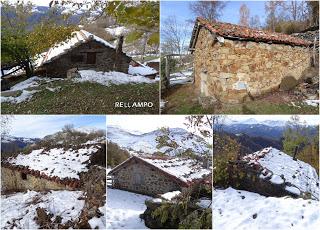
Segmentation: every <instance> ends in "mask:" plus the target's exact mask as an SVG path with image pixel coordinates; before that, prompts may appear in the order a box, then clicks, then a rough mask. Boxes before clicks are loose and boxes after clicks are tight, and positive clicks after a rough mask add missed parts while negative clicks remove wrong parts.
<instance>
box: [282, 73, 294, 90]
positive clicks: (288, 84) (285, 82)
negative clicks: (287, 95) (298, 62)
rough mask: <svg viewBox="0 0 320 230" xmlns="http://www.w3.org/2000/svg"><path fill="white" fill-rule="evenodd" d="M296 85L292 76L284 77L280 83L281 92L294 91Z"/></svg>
mask: <svg viewBox="0 0 320 230" xmlns="http://www.w3.org/2000/svg"><path fill="white" fill-rule="evenodd" d="M297 85H298V81H297V80H296V79H295V78H294V77H293V76H286V77H284V78H283V79H282V81H281V83H280V90H281V91H289V90H292V89H294V88H295V87H296V86H297Z"/></svg>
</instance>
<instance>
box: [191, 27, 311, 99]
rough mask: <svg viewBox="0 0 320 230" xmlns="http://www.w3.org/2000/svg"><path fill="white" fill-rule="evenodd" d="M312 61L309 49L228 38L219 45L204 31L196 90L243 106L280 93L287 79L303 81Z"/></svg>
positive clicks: (198, 52)
mask: <svg viewBox="0 0 320 230" xmlns="http://www.w3.org/2000/svg"><path fill="white" fill-rule="evenodd" d="M310 58H311V52H310V50H309V48H307V47H302V46H291V45H284V44H269V43H264V42H254V41H240V40H230V39H226V38H224V39H223V40H222V39H220V42H218V41H217V39H214V37H213V35H212V34H211V33H210V32H209V31H208V30H207V29H204V28H201V29H200V31H199V35H198V39H197V43H196V46H195V51H194V67H195V87H196V88H197V89H199V92H201V96H205V97H214V98H215V99H217V100H219V101H220V102H222V103H242V102H244V101H245V100H246V99H247V98H248V97H249V96H250V97H256V96H260V95H263V94H265V93H269V92H272V91H274V90H277V89H279V85H280V83H281V81H282V80H283V79H284V78H285V77H294V78H295V79H296V80H299V79H301V78H302V77H303V72H304V71H305V70H306V69H307V68H308V67H310V65H311V59H310Z"/></svg>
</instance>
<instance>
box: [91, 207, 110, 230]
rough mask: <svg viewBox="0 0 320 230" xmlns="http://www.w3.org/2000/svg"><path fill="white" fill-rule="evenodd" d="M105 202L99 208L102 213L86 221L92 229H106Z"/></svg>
mask: <svg viewBox="0 0 320 230" xmlns="http://www.w3.org/2000/svg"><path fill="white" fill-rule="evenodd" d="M106 208H107V206H106V204H105V205H104V206H102V207H100V208H99V211H100V212H101V213H102V214H103V215H102V216H100V217H93V218H92V219H90V220H89V221H88V222H89V224H90V227H91V228H92V229H97V228H98V229H106Z"/></svg>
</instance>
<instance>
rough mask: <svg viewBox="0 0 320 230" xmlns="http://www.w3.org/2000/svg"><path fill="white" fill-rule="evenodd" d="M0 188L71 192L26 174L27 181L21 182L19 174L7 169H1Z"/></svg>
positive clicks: (63, 186) (61, 186)
mask: <svg viewBox="0 0 320 230" xmlns="http://www.w3.org/2000/svg"><path fill="white" fill-rule="evenodd" d="M1 188H2V189H3V190H4V191H5V190H19V191H26V190H35V191H41V190H49V189H52V190H62V189H64V190H72V189H71V188H70V187H69V186H66V185H63V184H59V183H56V182H54V181H49V180H46V179H44V178H39V177H35V176H33V175H30V174H27V179H26V180H23V179H22V177H21V172H19V171H18V170H12V169H9V168H4V167H1Z"/></svg>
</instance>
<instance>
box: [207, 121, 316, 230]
mask: <svg viewBox="0 0 320 230" xmlns="http://www.w3.org/2000/svg"><path fill="white" fill-rule="evenodd" d="M213 123H214V126H213V127H214V129H213V136H214V149H213V172H212V178H213V182H212V183H213V199H212V223H213V225H212V226H213V229H221V230H223V229H235V228H239V229H249V228H252V229H301V228H306V229H317V227H318V226H319V218H320V217H319V125H320V119H319V116H316V115H299V116H297V115H293V116H288V115H274V116H265V115H256V116H249V115H226V116H224V115H215V116H214V117H213ZM231 219H232V221H230V220H231Z"/></svg>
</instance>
